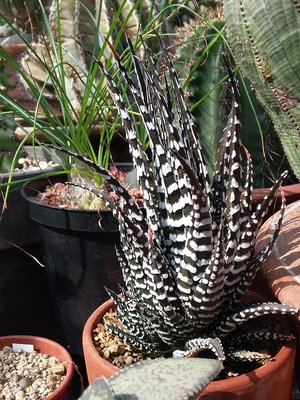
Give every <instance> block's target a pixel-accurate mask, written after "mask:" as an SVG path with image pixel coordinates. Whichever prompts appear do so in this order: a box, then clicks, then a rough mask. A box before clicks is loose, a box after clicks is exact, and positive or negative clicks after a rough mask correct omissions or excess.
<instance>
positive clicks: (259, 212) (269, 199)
mask: <svg viewBox="0 0 300 400" xmlns="http://www.w3.org/2000/svg"><path fill="white" fill-rule="evenodd" d="M286 176H287V171H284V172H283V173H282V174H281V175H280V176H279V177H278V179H276V181H275V182H274V184H273V185H272V187H271V188H270V189H269V192H268V193H267V195H266V196H265V197H264V199H263V201H262V202H261V203H260V204H258V205H257V207H256V211H255V212H254V213H252V216H251V224H252V226H253V227H254V228H255V229H254V237H255V236H256V234H257V232H258V229H259V228H260V227H261V225H262V223H263V218H264V217H265V216H266V215H267V213H268V211H269V210H270V209H271V207H272V206H273V205H274V201H275V200H276V196H275V194H276V192H277V191H278V189H279V187H280V185H281V184H282V182H283V180H284V178H285V177H286Z"/></svg>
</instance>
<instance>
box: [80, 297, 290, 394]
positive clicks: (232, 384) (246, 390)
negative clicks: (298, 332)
mask: <svg viewBox="0 0 300 400" xmlns="http://www.w3.org/2000/svg"><path fill="white" fill-rule="evenodd" d="M112 308H114V302H113V300H108V301H106V302H105V303H103V304H102V305H101V306H100V307H98V308H97V309H96V310H95V311H94V312H93V314H92V315H91V316H90V317H89V319H88V320H87V322H86V324H85V327H84V330H83V353H84V359H85V364H86V370H87V376H88V381H89V383H92V382H93V381H94V380H95V379H96V378H97V377H99V376H104V377H105V378H109V377H110V376H112V375H113V374H114V373H116V372H117V371H118V370H119V369H118V368H117V367H115V366H114V365H112V364H111V363H110V362H108V361H106V360H104V359H103V358H102V357H100V355H99V353H98V352H97V350H96V348H95V346H94V344H93V330H94V329H95V328H96V326H97V324H98V323H99V322H101V321H102V319H103V316H104V315H105V313H106V312H108V311H109V310H110V309H112ZM295 353H296V341H295V340H293V341H291V342H290V343H289V344H288V345H287V346H283V347H282V348H281V349H280V351H279V352H278V354H277V355H276V357H275V359H274V360H273V361H271V362H270V363H268V364H267V365H265V366H263V367H260V368H257V369H256V370H254V371H252V372H250V373H248V374H243V375H240V376H238V377H235V378H230V379H226V380H220V381H213V382H211V383H210V384H209V385H208V386H207V387H206V388H205V389H204V391H203V392H202V393H201V394H199V396H198V397H197V398H200V399H207V400H208V399H209V400H234V399H239V400H290V398H291V392H292V381H293V370H294V361H295Z"/></svg>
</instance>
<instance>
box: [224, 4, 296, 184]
mask: <svg viewBox="0 0 300 400" xmlns="http://www.w3.org/2000/svg"><path fill="white" fill-rule="evenodd" d="M299 11H300V8H299V1H298V0H285V1H282V0H265V1H260V2H258V1H256V0H224V18H225V23H226V27H227V37H228V40H229V42H230V45H231V47H232V51H233V53H234V56H235V60H236V63H237V64H238V66H239V67H240V69H241V71H242V73H243V74H244V75H245V76H246V77H247V78H248V79H249V81H250V82H251V84H252V86H253V90H254V91H255V94H256V96H257V98H258V100H259V101H260V102H261V104H262V105H263V107H264V109H265V110H267V112H268V113H269V115H270V117H271V119H272V121H273V123H274V126H275V129H276V132H277V134H278V136H279V138H280V141H281V143H282V146H283V149H284V152H285V154H286V156H287V159H288V161H289V163H290V165H291V167H292V169H293V171H294V173H295V175H296V176H297V177H298V178H300V95H299V93H300V58H299V49H300V12H299Z"/></svg>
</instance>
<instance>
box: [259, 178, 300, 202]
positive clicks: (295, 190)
mask: <svg viewBox="0 0 300 400" xmlns="http://www.w3.org/2000/svg"><path fill="white" fill-rule="evenodd" d="M281 190H282V191H283V192H284V193H285V196H286V197H287V196H290V195H295V194H299V193H300V183H294V184H292V185H286V186H281V187H280V188H279V189H277V191H276V195H277V196H278V197H281ZM269 191H270V188H254V189H253V192H252V201H253V202H254V203H258V202H261V201H262V199H263V197H264V196H266V195H267V194H268V193H269Z"/></svg>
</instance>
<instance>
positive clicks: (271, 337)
mask: <svg viewBox="0 0 300 400" xmlns="http://www.w3.org/2000/svg"><path fill="white" fill-rule="evenodd" d="M293 337H294V336H293V335H288V334H286V333H281V332H276V331H274V330H273V331H272V330H271V329H268V328H260V330H259V331H258V330H257V329H255V330H254V329H245V331H243V332H239V333H238V334H236V333H233V334H232V335H230V336H229V337H228V339H227V340H226V345H228V346H229V347H232V348H236V349H238V348H239V347H242V346H244V345H245V343H249V342H250V343H251V342H254V343H255V342H257V341H263V340H264V341H265V342H266V343H268V342H273V341H279V342H284V341H287V342H288V341H290V340H291V339H292V338H293Z"/></svg>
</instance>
